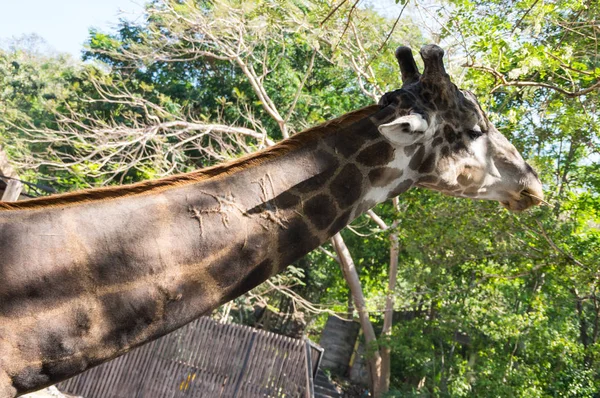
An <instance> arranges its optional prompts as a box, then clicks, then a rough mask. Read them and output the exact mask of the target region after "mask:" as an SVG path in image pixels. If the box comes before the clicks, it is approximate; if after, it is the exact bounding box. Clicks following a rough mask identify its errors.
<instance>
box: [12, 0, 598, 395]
mask: <svg viewBox="0 0 600 398" xmlns="http://www.w3.org/2000/svg"><path fill="white" fill-rule="evenodd" d="M352 3H353V2H344V4H343V5H342V6H341V7H340V8H339V9H338V10H337V11H336V12H334V13H331V12H332V7H331V5H330V4H329V3H328V2H325V1H317V0H315V1H291V0H290V1H284V0H282V1H268V2H267V1H258V0H256V1H250V2H246V1H244V2H240V1H234V0H231V1H227V2H225V1H223V2H218V3H213V2H205V1H197V2H190V1H167V0H165V1H151V2H149V3H148V4H147V16H148V18H147V20H146V21H144V22H142V23H133V22H129V21H122V22H121V24H120V27H119V30H118V31H117V32H115V33H113V34H107V33H103V32H99V31H94V30H92V31H91V32H90V38H89V41H88V49H87V50H86V52H85V54H84V59H85V60H86V61H88V63H87V64H86V65H82V64H75V63H73V62H72V60H69V59H68V58H66V57H63V56H60V55H48V54H40V53H36V52H35V51H31V49H29V50H28V49H27V48H25V49H23V48H22V47H21V48H13V49H8V50H5V51H0V87H1V91H0V140H1V141H0V144H2V145H3V146H4V147H5V148H6V149H7V150H8V151H9V152H10V155H11V157H12V158H13V159H15V160H17V161H18V162H19V163H20V164H21V165H22V166H23V167H22V169H21V172H22V173H24V174H25V175H26V176H27V177H28V178H31V179H34V180H35V179H40V180H43V181H52V184H54V186H55V187H56V188H58V189H59V190H65V189H72V188H77V187H81V186H85V185H101V184H107V183H113V182H131V181H137V180H140V179H145V178H153V177H158V176H161V175H165V174H169V173H173V172H177V171H187V170H190V169H193V168H197V167H201V166H204V165H208V164H212V163H214V162H218V161H221V160H223V159H225V158H228V157H232V156H238V155H239V154H241V153H244V152H249V151H252V150H255V149H257V148H261V147H262V146H267V145H269V140H270V142H275V141H277V140H278V139H281V138H283V137H285V136H286V135H290V134H293V133H295V132H296V131H300V130H302V129H304V128H306V127H307V126H311V125H314V124H316V123H319V122H321V121H324V120H327V119H330V118H332V117H334V116H337V115H340V114H343V113H345V112H348V111H350V110H353V109H356V108H359V107H361V106H364V105H366V104H369V103H371V102H373V100H374V99H376V98H377V96H378V95H380V94H381V92H383V91H385V90H389V89H395V88H397V87H398V86H399V81H398V76H397V75H398V73H397V68H396V65H395V61H394V60H393V51H392V49H393V48H394V47H395V46H396V45H399V44H406V43H410V44H412V45H413V47H416V48H418V47H419V45H420V44H422V43H423V42H424V41H426V40H425V39H424V38H423V37H422V36H421V33H419V32H420V30H419V28H418V27H416V26H415V25H414V23H412V22H409V21H408V20H407V19H406V17H402V18H401V19H400V23H399V24H398V25H397V26H396V28H395V30H394V31H393V34H392V35H391V36H390V38H389V39H388V38H387V35H388V33H389V32H390V31H391V30H392V26H393V24H394V21H393V20H387V19H386V18H384V17H382V16H380V15H378V14H377V13H376V12H374V11H372V10H368V9H362V8H360V7H358V8H354V7H352ZM401 3H402V4H405V2H401ZM409 7H416V9H417V11H419V10H420V11H422V12H427V13H429V14H428V15H432V16H434V17H435V18H434V19H435V20H439V21H440V25H439V27H437V28H434V30H435V29H437V32H435V33H437V35H436V36H435V37H434V38H436V39H439V40H442V43H444V46H445V47H446V48H448V49H449V55H450V57H449V58H450V59H451V60H453V61H455V62H454V63H453V64H451V68H450V69H451V71H452V74H453V76H462V80H463V81H462V82H461V83H460V84H459V85H460V86H462V87H465V88H469V89H471V90H473V91H475V92H476V94H477V95H478V96H479V99H480V102H481V103H482V104H484V107H485V108H487V111H488V114H489V116H490V118H492V120H493V122H494V123H495V124H496V126H497V127H499V129H500V130H501V131H502V132H503V133H504V134H505V135H506V136H507V137H508V138H509V139H510V140H511V141H512V142H514V143H515V144H516V146H517V147H518V149H519V150H520V151H521V153H522V154H523V156H524V157H525V158H527V159H528V161H529V162H530V163H532V164H533V165H534V166H535V168H536V169H537V170H538V171H539V174H540V177H541V179H542V180H543V182H544V187H545V192H546V196H547V201H548V205H547V206H544V207H540V208H537V209H535V210H532V211H529V212H527V213H524V214H512V213H508V212H507V211H505V210H502V209H500V208H499V207H498V206H497V205H496V204H494V203H488V202H471V201H466V200H462V199H454V198H449V197H446V196H443V195H440V194H436V193H432V192H428V191H424V190H412V191H409V192H407V193H406V194H403V195H402V197H401V200H400V208H399V209H398V208H395V207H394V206H392V205H391V204H390V203H385V204H382V205H379V206H377V208H376V209H375V212H376V213H377V214H378V215H379V216H380V217H382V218H383V220H384V221H385V222H386V223H387V225H392V222H393V221H394V220H398V223H397V226H396V227H395V228H392V229H389V230H387V231H385V232H383V231H381V230H380V229H379V228H378V227H377V226H376V225H375V223H373V221H372V220H370V219H369V218H367V217H361V218H359V219H358V220H356V221H355V222H354V224H353V226H352V230H345V231H344V233H343V235H344V238H345V240H346V242H347V245H348V246H349V248H350V251H351V253H352V256H353V259H354V262H355V264H356V265H357V268H358V270H359V272H360V276H361V283H362V288H363V291H364V293H365V295H366V298H367V307H368V309H369V313H370V315H371V320H372V322H374V323H375V324H376V325H377V327H378V328H381V323H382V318H383V308H384V305H385V304H384V303H385V299H386V296H387V294H388V293H392V294H393V295H394V297H395V316H394V319H395V325H394V328H393V331H392V336H391V338H389V339H382V340H381V341H380V344H381V345H382V346H389V347H390V348H391V351H392V374H391V390H390V393H389V396H402V397H405V396H453V397H454V396H455V397H462V396H524V397H546V396H548V397H549V396H566V397H569V396H571V397H594V396H598V394H599V393H600V381H599V380H600V342H599V341H598V334H599V333H600V304H599V302H598V293H597V289H598V281H599V278H600V273H599V271H598V264H599V263H600V229H599V226H600V195H599V194H598V192H599V188H600V167H599V163H600V162H598V160H599V159H600V152H599V149H598V148H599V145H600V142H599V130H600V121H599V120H598V114H599V112H598V109H599V105H600V104H599V102H600V96H599V95H598V88H599V87H600V83H599V82H600V58H599V55H598V54H599V49H598V45H597V41H596V35H597V34H598V20H600V7H599V6H598V4H597V2H595V1H579V0H557V1H553V2H539V1H537V0H516V1H513V2H511V3H510V7H507V6H506V2H504V1H499V0H488V1H479V0H452V1H450V2H448V3H445V4H442V5H439V4H434V5H430V4H426V5H421V4H419V3H412V2H410V3H409ZM330 14H331V15H330ZM412 15H414V13H413V14H412ZM326 18H327V20H326V22H325V23H322V22H323V21H324V20H325V19H326ZM199 32H201V33H199ZM211 35H212V36H211ZM462 64H465V65H466V68H463V67H460V66H458V65H462ZM455 80H457V79H455ZM256 83H260V84H259V86H257V85H256ZM61 118H62V119H61ZM65 118H66V119H65ZM77 120H78V121H80V122H81V123H80V124H79V125H77V124H74V123H73V122H74V121H77ZM173 123H179V124H178V125H177V126H178V127H172V126H173ZM208 125H211V126H213V127H212V129H210V131H209V129H208V128H207V127H206V126H208ZM215 125H219V126H230V127H235V128H236V129H237V130H235V132H222V131H217V130H218V129H216V128H215V127H214V126H215ZM61 131H62V132H63V133H64V132H65V131H68V132H69V135H67V136H65V135H60V134H59V133H60V132H61ZM90 131H93V132H95V133H94V134H95V135H86V134H87V133H89V132H90ZM98 131H101V132H104V133H105V135H98V134H96V133H97V132H98ZM207 131H209V132H207ZM148 132H153V133H152V134H153V135H151V136H148V135H144V134H148ZM76 133H77V134H76ZM84 133H86V134H84ZM117 133H118V134H117ZM253 134H254V135H253ZM141 135H144V136H145V137H148V138H147V139H146V140H145V141H140V142H137V141H136V137H140V136H141ZM65 137H68V139H66V138H65ZM82 137H83V138H82ZM124 137H125V138H124ZM84 138H85V139H84ZM100 138H102V140H105V141H106V142H115V140H117V139H119V140H121V142H127V143H128V144H127V145H126V146H123V148H124V149H123V151H116V150H112V151H111V150H109V149H107V148H108V147H103V146H102V145H104V143H105V141H102V140H100ZM111 140H112V141H111ZM174 147H178V148H181V150H180V151H179V152H176V153H175V152H173V148H174ZM99 148H100V149H102V150H99ZM140 153H141V154H142V155H139V156H138V155H137V154H140ZM123 154H127V156H124V155H123ZM134 155H135V156H134ZM77 159H85V162H80V161H77ZM132 159H136V161H135V162H132ZM34 166H35V167H37V168H36V169H33V167H34ZM34 171H35V173H36V174H35V175H34V174H33V173H34ZM392 233H397V234H398V236H399V240H400V248H401V250H400V256H399V260H400V262H399V263H400V266H399V273H398V284H397V287H396V290H395V291H394V292H387V281H386V277H387V272H388V267H389V254H388V253H389V245H390V241H389V239H388V237H389V235H390V234H392ZM324 249H325V250H326V251H328V252H330V253H331V252H333V250H332V249H331V248H330V247H328V246H327V245H326V246H325V247H324ZM295 266H296V268H292V269H291V271H290V273H288V274H286V275H284V276H282V277H280V278H279V279H277V280H275V281H274V282H273V283H276V284H278V285H280V286H281V287H285V288H286V289H288V290H281V291H280V293H276V294H275V295H274V296H271V297H270V298H268V304H269V305H270V306H271V307H273V308H274V309H275V310H277V311H280V310H283V309H284V307H285V308H288V307H289V305H288V304H287V303H286V301H285V300H281V294H283V293H281V292H282V291H285V292H288V293H289V294H294V295H298V294H299V295H301V296H302V297H304V299H306V300H308V301H310V302H311V303H312V307H310V308H309V307H308V306H304V307H303V306H300V307H299V310H300V311H304V312H305V319H306V320H307V322H308V324H309V329H308V330H309V331H310V333H313V334H314V335H315V336H317V335H318V333H319V332H320V328H321V327H322V325H323V324H324V319H325V317H326V316H327V314H328V312H329V311H335V312H337V313H340V314H346V313H347V312H348V310H349V309H348V298H349V291H348V287H347V285H346V284H345V283H344V281H343V277H342V273H341V271H340V270H339V267H338V265H337V264H336V262H335V261H334V260H333V259H332V258H331V257H330V256H328V255H327V254H326V253H325V252H323V251H315V252H313V253H311V254H309V255H308V256H307V257H305V258H304V259H303V260H302V261H300V262H299V263H297V264H296V265H295ZM261 289H263V290H262V291H259V293H261V294H262V293H265V292H266V291H270V290H271V288H270V287H269V286H268V285H265V286H263V287H262V288H261ZM253 294H257V292H255V293H253ZM278 295H279V296H278ZM286 297H287V296H286ZM245 300H247V298H243V299H240V300H239V301H238V302H237V304H238V305H239V306H240V307H243V306H244V305H246V304H247V303H246V301H245ZM275 307H281V308H275ZM320 313H322V314H320Z"/></svg>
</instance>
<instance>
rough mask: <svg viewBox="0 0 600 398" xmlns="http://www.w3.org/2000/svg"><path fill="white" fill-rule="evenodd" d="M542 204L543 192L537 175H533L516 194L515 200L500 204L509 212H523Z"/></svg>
mask: <svg viewBox="0 0 600 398" xmlns="http://www.w3.org/2000/svg"><path fill="white" fill-rule="evenodd" d="M543 202H544V192H543V190H542V183H541V182H540V180H539V178H538V177H537V175H535V174H533V175H532V177H531V178H530V179H529V181H528V183H527V184H525V186H524V188H522V189H521V191H520V192H519V194H518V197H517V198H515V199H509V200H507V201H503V202H501V203H502V205H503V206H504V207H506V208H507V209H508V210H511V211H523V210H527V209H528V208H530V207H532V206H537V205H539V204H540V203H543Z"/></svg>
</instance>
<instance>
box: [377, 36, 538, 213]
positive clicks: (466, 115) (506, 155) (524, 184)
mask: <svg viewBox="0 0 600 398" xmlns="http://www.w3.org/2000/svg"><path fill="white" fill-rule="evenodd" d="M443 55H444V50H442V49H441V48H440V47H438V46H435V45H427V46H424V47H423V48H422V49H421V57H422V58H423V63H424V66H425V67H424V70H423V74H420V73H419V71H418V69H417V66H416V64H415V60H414V58H413V56H412V52H411V49H410V48H408V47H399V48H398V49H397V50H396V58H397V60H398V63H399V65H400V70H401V73H402V81H403V85H402V88H401V89H399V90H396V91H393V92H391V93H387V94H385V95H384V96H383V97H382V98H381V100H380V105H382V106H391V107H393V108H394V116H393V119H392V120H391V121H388V122H387V123H384V124H382V125H380V126H379V131H380V133H381V134H382V135H383V136H384V137H385V138H386V139H387V140H388V141H389V142H390V143H392V145H394V146H395V147H396V149H397V150H403V151H404V153H405V154H406V155H407V156H408V157H410V162H409V164H408V169H409V170H410V172H411V173H414V175H413V176H412V177H411V178H412V179H413V181H414V182H415V185H416V186H420V187H425V188H429V189H433V190H436V191H440V192H443V193H445V194H448V195H452V196H460V197H469V198H474V199H488V200H496V201H499V202H500V203H502V205H504V206H505V207H506V208H507V209H509V210H514V211H520V210H524V209H527V208H529V207H531V206H533V205H536V204H539V203H540V200H541V199H542V198H543V193H542V185H541V183H540V180H539V178H538V176H537V174H536V172H535V171H534V170H533V168H532V167H531V166H530V165H529V164H527V162H525V161H524V160H523V158H522V157H521V155H520V154H519V152H518V151H517V150H516V149H515V147H514V146H513V145H512V144H511V143H510V142H508V140H507V139H506V138H505V137H504V136H503V135H502V134H501V133H500V132H499V131H498V130H497V129H496V128H495V127H494V125H493V124H492V123H491V122H490V121H489V120H488V118H487V117H486V115H485V113H484V112H483V110H482V109H481V106H480V105H479V103H478V102H477V99H476V98H475V95H473V93H471V92H469V91H466V90H460V89H458V88H457V87H456V86H455V85H454V84H453V83H452V82H451V81H450V78H449V76H448V74H447V73H446V71H445V69H444V64H443V61H442V58H443Z"/></svg>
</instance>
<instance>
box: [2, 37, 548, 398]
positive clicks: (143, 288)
mask: <svg viewBox="0 0 600 398" xmlns="http://www.w3.org/2000/svg"><path fill="white" fill-rule="evenodd" d="M420 53H421V57H422V59H423V63H424V70H423V74H422V75H421V74H420V73H419V71H418V69H417V67H416V64H415V61H414V58H413V55H412V51H411V49H410V48H408V47H400V48H399V49H398V50H397V51H396V58H397V60H398V63H399V66H400V70H401V74H402V79H403V85H402V88H401V89H399V90H396V91H393V92H390V93H387V94H385V95H384V96H383V97H382V99H381V100H380V103H379V104H378V105H372V106H368V107H366V108H363V109H360V110H357V111H354V112H350V113H348V114H346V115H344V116H342V117H339V118H337V119H334V120H332V121H329V122H326V123H324V124H322V125H320V126H317V127H314V128H311V129H309V130H306V131H304V132H302V133H299V134H296V135H295V136H293V137H291V138H289V139H287V140H284V141H282V142H281V143H279V144H277V145H275V146H274V147H271V148H268V149H266V150H264V151H262V152H258V153H255V154H251V155H248V156H246V157H244V158H241V159H238V160H234V161H232V162H230V163H226V164H224V165H218V166H215V167H211V168H207V169H203V170H199V171H196V172H192V173H188V174H182V175H177V176H173V177H167V178H164V179H159V180H156V181H150V182H142V183H138V184H133V185H130V186H123V187H116V188H115V187H108V188H100V189H92V190H86V191H80V192H74V193H67V194H61V195H56V196H50V197H46V198H40V199H34V200H28V201H22V202H16V203H0V249H1V252H2V254H1V256H0V281H2V283H1V284H0V398H7V397H11V398H12V397H14V396H17V395H20V394H23V393H26V392H30V391H34V390H37V389H40V388H42V387H44V386H47V385H50V384H53V383H56V382H58V381H61V380H64V379H66V378H69V377H71V376H73V375H75V374H77V373H79V372H82V371H84V370H86V369H88V368H90V367H92V366H95V365H98V364H100V363H102V362H104V361H107V360H109V359H112V358H114V357H116V356H118V355H121V354H123V353H125V352H127V351H129V350H131V349H132V348H134V347H136V346H139V345H141V344H143V343H144V342H148V341H150V340H152V339H155V338H158V337H160V336H162V335H164V334H166V333H169V332H171V331H173V330H175V329H177V328H179V327H181V326H182V325H184V324H186V323H188V322H190V321H191V320H193V319H195V318H196V317H198V316H200V315H202V314H206V313H207V312H209V311H211V310H213V309H214V308H216V307H217V306H219V305H220V304H223V303H225V302H227V301H229V300H231V299H233V298H235V297H238V296H240V295H241V294H243V293H244V292H246V291H248V290H250V289H252V288H253V287H255V286H257V285H258V284H260V283H261V282H263V281H264V280H266V279H267V278H269V277H270V276H272V275H274V274H276V273H278V272H281V271H282V270H283V269H284V268H285V267H286V266H287V265H289V264H290V263H292V262H293V261H295V260H297V259H299V258H301V257H302V256H304V255H305V254H307V253H308V252H309V251H311V250H312V249H314V248H316V247H318V246H319V245H320V244H322V243H323V242H325V241H326V240H327V239H328V238H329V237H331V236H332V235H333V234H335V233H337V232H338V231H339V230H341V229H342V228H343V227H344V226H345V225H347V224H348V223H349V222H351V221H352V220H353V219H354V218H356V217H357V216H359V215H360V214H362V213H363V212H365V211H366V210H368V209H369V208H371V207H372V206H374V205H375V204H377V203H380V202H382V201H385V200H387V199H388V198H391V197H394V196H396V195H398V194H400V193H402V192H404V191H406V190H408V189H410V188H412V187H425V188H429V189H433V190H438V191H441V192H443V193H446V194H449V195H454V196H461V197H467V198H473V199H487V200H495V201H499V202H500V203H502V204H503V205H504V206H505V207H506V208H508V209H509V210H516V211H519V210H524V209H526V208H528V207H531V206H533V205H536V204H538V203H539V202H540V200H541V199H542V196H543V194H542V186H541V183H540V181H539V179H538V177H537V175H536V173H535V172H534V170H533V169H532V168H531V167H530V166H529V165H528V164H527V163H526V162H525V161H524V160H523V158H522V157H521V155H520V154H519V153H518V152H517V150H516V149H515V148H514V147H513V146H512V145H511V144H510V143H509V142H508V140H507V139H506V138H505V137H504V136H503V135H501V134H500V133H499V132H498V130H496V128H495V127H494V126H493V125H492V124H491V123H490V121H489V120H488V119H487V117H486V115H485V113H484V112H483V110H482V109H481V107H480V106H479V104H478V102H477V100H476V98H475V96H474V95H473V94H472V93H470V92H467V91H461V90H459V89H458V88H457V87H456V86H455V85H454V84H452V82H451V81H450V78H449V76H448V75H447V74H446V72H445V69H444V65H443V61H442V59H443V55H444V52H443V50H442V49H441V48H439V47H437V46H435V45H428V46H425V47H423V48H422V49H421V52H420Z"/></svg>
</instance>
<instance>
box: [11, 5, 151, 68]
mask: <svg viewBox="0 0 600 398" xmlns="http://www.w3.org/2000/svg"><path fill="white" fill-rule="evenodd" d="M143 3H144V1H143V0H0V41H5V40H7V39H10V38H12V37H19V36H22V35H24V34H32V33H35V34H37V35H39V36H41V37H42V38H43V39H44V40H45V41H46V42H47V43H48V45H49V46H50V47H51V48H52V49H53V50H55V51H58V52H66V53H70V54H73V55H74V56H75V57H79V55H80V53H81V50H82V49H83V43H84V42H85V40H86V39H87V37H88V29H89V28H90V27H94V28H97V29H100V30H102V31H110V29H111V27H113V26H115V25H116V24H117V23H118V21H119V18H120V17H123V18H126V19H129V20H134V21H135V20H136V19H138V18H141V15H142V13H143V6H142V5H143Z"/></svg>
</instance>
